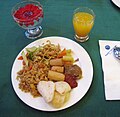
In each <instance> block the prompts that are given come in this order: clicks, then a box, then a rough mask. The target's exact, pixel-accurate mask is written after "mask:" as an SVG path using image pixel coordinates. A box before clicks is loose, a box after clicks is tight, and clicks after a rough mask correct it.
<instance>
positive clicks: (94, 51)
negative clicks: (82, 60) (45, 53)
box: [0, 0, 120, 117]
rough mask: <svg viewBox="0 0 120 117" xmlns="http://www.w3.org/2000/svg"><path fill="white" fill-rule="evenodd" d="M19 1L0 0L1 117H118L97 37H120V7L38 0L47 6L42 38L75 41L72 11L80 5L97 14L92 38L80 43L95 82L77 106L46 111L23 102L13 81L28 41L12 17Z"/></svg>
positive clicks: (119, 105) (101, 1)
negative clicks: (107, 94)
mask: <svg viewBox="0 0 120 117" xmlns="http://www.w3.org/2000/svg"><path fill="white" fill-rule="evenodd" d="M19 1H20V0H1V1H0V60H1V62H0V67H1V68H0V117H43V116H44V117H47V116H51V117H56V116H57V117H66V116H67V117H73V116H74V117H96V116H97V117H119V116H120V111H119V110H120V101H106V100H105V95H104V83H103V71H102V66H101V58H100V53H99V45H98V40H100V39H101V40H120V31H119V26H120V22H119V21H120V9H119V8H118V7H116V6H115V5H114V4H113V3H112V2H111V1H110V0H76V1H75V0H70V1H68V0H59V1H58V0H38V1H40V2H41V4H42V5H43V8H44V13H45V16H44V20H43V23H42V27H43V30H44V33H43V35H42V36H41V38H43V37H48V36H62V37H67V38H69V39H71V40H74V31H73V27H72V14H73V10H74V9H75V8H76V7H79V6H87V7H89V8H92V9H93V10H94V12H95V14H96V19H95V25H94V28H93V29H92V31H91V33H90V40H89V41H87V42H85V43H79V44H80V45H81V46H83V47H84V48H85V49H86V51H87V52H88V53H89V55H90V57H91V59H92V62H93V68H94V76H93V82H92V85H91V87H90V89H89V91H88V92H87V94H86V95H85V96H84V97H83V98H82V100H80V101H79V102H78V103H77V104H75V105H74V106H72V107H70V108H68V109H65V110H62V111H58V112H43V111H38V110H35V109H33V108H31V107H29V106H27V105H26V104H24V103H23V102H22V101H21V100H20V99H19V98H18V97H17V96H16V94H15V92H14V90H13V88H12V84H11V68H12V64H13V62H14V59H15V58H16V56H17V54H18V53H19V52H20V51H21V49H23V48H24V47H25V46H26V45H27V44H29V43H31V42H33V41H34V40H29V39H27V38H26V37H25V36H24V30H23V29H21V28H20V27H18V25H17V24H15V22H14V21H13V19H12V16H11V9H12V7H13V6H14V5H15V4H16V3H17V2H19Z"/></svg>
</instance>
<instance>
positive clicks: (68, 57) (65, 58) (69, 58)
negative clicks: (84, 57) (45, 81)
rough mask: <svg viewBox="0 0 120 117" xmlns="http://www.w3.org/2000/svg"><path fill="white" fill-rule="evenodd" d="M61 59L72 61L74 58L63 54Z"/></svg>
mask: <svg viewBox="0 0 120 117" xmlns="http://www.w3.org/2000/svg"><path fill="white" fill-rule="evenodd" d="M63 61H71V62H74V59H73V57H72V56H63Z"/></svg>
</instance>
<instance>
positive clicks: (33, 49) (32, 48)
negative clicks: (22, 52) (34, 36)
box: [26, 46, 37, 52]
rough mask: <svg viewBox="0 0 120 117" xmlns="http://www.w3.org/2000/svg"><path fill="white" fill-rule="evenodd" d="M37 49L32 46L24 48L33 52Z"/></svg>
mask: <svg viewBox="0 0 120 117" xmlns="http://www.w3.org/2000/svg"><path fill="white" fill-rule="evenodd" d="M36 50H37V47H35V46H33V47H31V48H26V51H27V52H35V51H36Z"/></svg>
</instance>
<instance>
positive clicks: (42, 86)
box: [37, 81, 55, 103]
mask: <svg viewBox="0 0 120 117" xmlns="http://www.w3.org/2000/svg"><path fill="white" fill-rule="evenodd" d="M37 89H38V91H39V93H40V94H41V95H42V96H43V98H44V99H45V101H46V102H47V103H49V102H51V101H52V99H53V97H54V92H55V83H54V82H52V81H40V82H39V83H38V85H37Z"/></svg>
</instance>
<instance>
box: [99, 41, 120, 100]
mask: <svg viewBox="0 0 120 117" xmlns="http://www.w3.org/2000/svg"><path fill="white" fill-rule="evenodd" d="M99 46H100V54H101V58H102V68H103V73H104V85H105V97H106V100H120V60H118V59H116V58H115V57H114V54H113V48H114V46H119V47H120V41H107V40H106V41H105V40H104V41H103V40H99Z"/></svg>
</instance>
